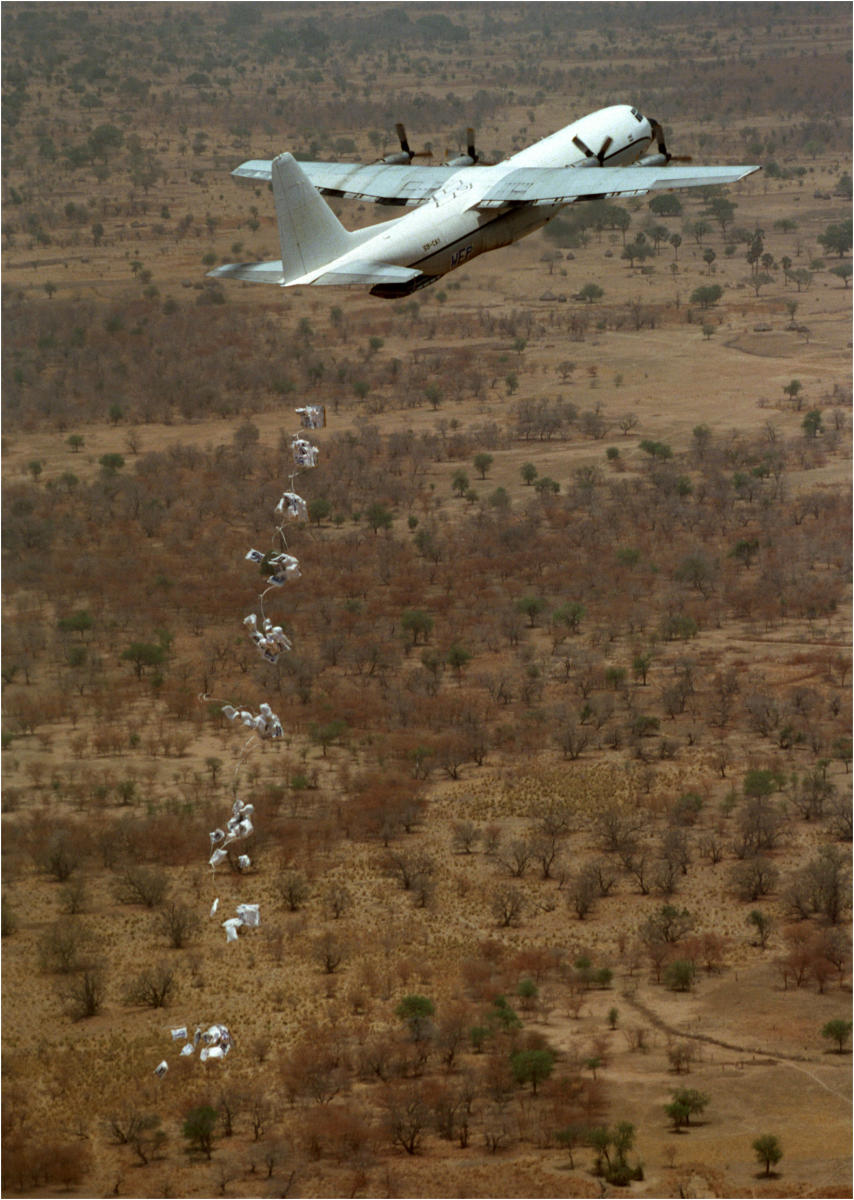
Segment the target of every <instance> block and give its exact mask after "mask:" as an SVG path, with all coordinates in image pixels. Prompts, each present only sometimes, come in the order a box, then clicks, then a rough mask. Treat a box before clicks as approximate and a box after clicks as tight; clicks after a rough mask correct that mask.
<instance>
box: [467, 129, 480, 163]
mask: <svg viewBox="0 0 854 1200" xmlns="http://www.w3.org/2000/svg"><path fill="white" fill-rule="evenodd" d="M466 139H467V143H468V144H467V146H466V150H467V151H468V156H469V158H470V159H471V161H472V165H474V164H475V163H476V162H477V160H478V158H479V157H480V155H479V154H478V152H477V150H475V148H474V130H473V129H472V127H471V125H469V127H468V129H467V130H466Z"/></svg>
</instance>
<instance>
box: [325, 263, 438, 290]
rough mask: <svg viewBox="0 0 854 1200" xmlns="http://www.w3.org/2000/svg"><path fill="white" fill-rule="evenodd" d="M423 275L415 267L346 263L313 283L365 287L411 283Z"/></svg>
mask: <svg viewBox="0 0 854 1200" xmlns="http://www.w3.org/2000/svg"><path fill="white" fill-rule="evenodd" d="M422 274H423V272H422V271H417V270H415V268H414V267H397V266H394V264H392V263H378V262H364V261H363V262H345V263H338V264H336V265H335V266H334V267H333V269H332V270H331V271H325V272H324V273H323V274H322V275H319V276H318V277H317V278H316V279H313V280H312V283H313V284H315V285H320V286H332V285H335V284H337V285H338V287H341V286H342V285H343V286H347V285H351V284H352V285H358V286H361V287H364V286H365V285H370V286H373V285H375V284H378V283H409V282H410V281H411V280H413V279H418V278H419V277H420V276H421V275H422Z"/></svg>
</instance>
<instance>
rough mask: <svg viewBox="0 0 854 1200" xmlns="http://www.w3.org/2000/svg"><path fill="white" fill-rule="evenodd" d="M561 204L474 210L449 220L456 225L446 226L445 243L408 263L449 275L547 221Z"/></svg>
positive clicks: (443, 239) (432, 273) (426, 270)
mask: <svg viewBox="0 0 854 1200" xmlns="http://www.w3.org/2000/svg"><path fill="white" fill-rule="evenodd" d="M559 208H560V206H555V207H554V208H552V207H551V206H549V207H543V208H534V207H532V206H530V205H519V206H513V207H511V208H508V209H504V210H501V209H492V210H490V211H489V212H488V213H478V212H475V211H473V210H472V211H470V212H467V213H465V214H464V216H463V217H461V218H458V219H457V220H456V221H454V222H453V223H449V225H452V226H453V227H447V228H445V229H443V231H442V233H443V237H442V241H443V243H444V244H443V245H441V246H437V247H436V249H435V250H433V251H432V252H428V253H427V254H425V255H423V256H421V257H419V258H418V259H417V260H416V261H414V262H411V263H409V264H408V265H409V266H413V267H417V268H418V270H419V271H423V272H424V273H425V274H427V275H445V274H447V272H448V271H454V270H456V268H457V267H461V266H462V265H463V264H464V263H467V262H471V260H472V259H473V258H477V256H478V255H479V254H485V253H486V252H487V251H489V250H498V249H499V248H500V247H501V246H509V245H510V244H511V243H512V242H515V241H518V240H519V238H521V237H524V236H525V234H527V233H531V232H532V231H533V230H534V229H538V228H539V227H540V226H541V225H545V224H546V222H547V221H549V220H550V219H551V218H552V217H553V216H554V215H555V213H556V212H558V211H559ZM425 249H426V247H425ZM431 249H432V248H431Z"/></svg>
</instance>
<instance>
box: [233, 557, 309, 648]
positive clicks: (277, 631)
mask: <svg viewBox="0 0 854 1200" xmlns="http://www.w3.org/2000/svg"><path fill="white" fill-rule="evenodd" d="M294 562H296V559H294ZM243 624H244V625H245V626H246V628H247V629H248V630H249V637H250V638H251V639H252V641H253V643H254V644H255V647H256V649H257V650H258V652H259V653H260V655H261V657H262V658H265V659H266V660H267V662H275V661H276V660H277V658H278V657H279V655H280V654H282V653H284V652H285V651H286V650H290V649H291V643H290V639H289V638H288V637H287V636H286V634H285V631H284V630H283V629H282V627H281V625H274V624H273V622H272V621H271V620H270V618H269V617H264V618H263V621H262V623H261V628H260V629H259V628H258V618H257V617H256V615H255V613H250V614H249V616H248V617H244V618H243Z"/></svg>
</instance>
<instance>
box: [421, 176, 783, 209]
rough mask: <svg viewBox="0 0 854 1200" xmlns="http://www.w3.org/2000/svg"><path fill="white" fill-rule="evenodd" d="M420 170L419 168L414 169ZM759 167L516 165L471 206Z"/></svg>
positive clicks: (584, 196) (593, 196) (671, 182)
mask: <svg viewBox="0 0 854 1200" xmlns="http://www.w3.org/2000/svg"><path fill="white" fill-rule="evenodd" d="M418 169H419V170H422V169H423V168H420V167H419V168H418ZM759 169H760V168H759V167H750V166H737V167H670V166H660V167H634V166H627V167H527V168H525V167H520V168H518V169H517V170H515V171H509V172H508V173H507V174H506V175H503V176H502V177H501V178H500V179H498V180H497V181H496V182H495V184H494V185H493V186H492V187H491V188H489V190H488V191H486V192H485V193H484V194H483V195H482V196H481V198H480V199H479V200H475V201H474V203H473V204H472V205H471V207H472V208H478V209H480V208H500V207H501V206H502V205H503V204H514V203H515V204H570V203H571V202H572V201H573V200H603V199H605V198H606V197H608V196H643V195H645V194H646V193H647V192H652V191H663V192H666V191H672V190H674V189H675V188H688V187H710V186H712V185H717V184H724V183H735V182H736V181H737V180H739V179H743V178H744V177H745V175H752V174H753V172H754V171H758V170H759Z"/></svg>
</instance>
